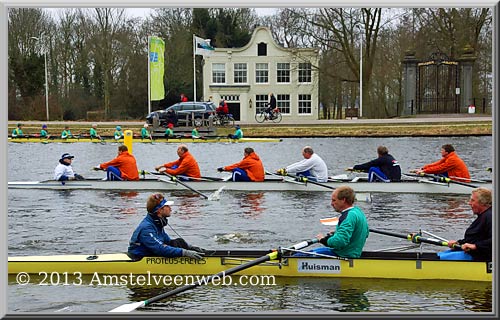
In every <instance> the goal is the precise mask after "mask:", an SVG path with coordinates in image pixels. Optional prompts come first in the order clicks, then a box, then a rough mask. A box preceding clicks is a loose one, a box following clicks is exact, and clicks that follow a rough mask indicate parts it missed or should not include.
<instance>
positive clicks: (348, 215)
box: [300, 186, 369, 258]
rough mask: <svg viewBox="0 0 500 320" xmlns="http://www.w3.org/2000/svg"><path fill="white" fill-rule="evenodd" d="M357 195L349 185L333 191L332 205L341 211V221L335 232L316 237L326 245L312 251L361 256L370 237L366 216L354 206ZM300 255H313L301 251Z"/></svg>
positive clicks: (348, 256) (346, 256) (343, 255)
mask: <svg viewBox="0 0 500 320" xmlns="http://www.w3.org/2000/svg"><path fill="white" fill-rule="evenodd" d="M355 199H356V195H355V193H354V190H353V189H352V188H350V187H348V186H340V187H338V188H337V189H335V190H334V191H333V193H332V202H331V203H332V207H333V208H334V209H335V211H337V212H340V213H341V215H340V217H339V222H338V224H337V227H336V230H335V232H334V233H330V234H328V235H327V236H323V234H321V233H320V234H318V235H317V236H316V238H317V239H318V240H319V242H320V243H321V244H323V245H324V246H325V247H320V248H316V249H313V250H312V251H311V252H315V253H319V254H326V255H333V256H338V257H344V258H359V257H360V256H361V252H362V251H363V247H364V245H365V243H366V239H367V238H368V234H369V228H368V222H367V221H366V216H365V214H364V213H363V211H361V209H360V208H358V207H357V206H354V205H353V204H354V200H355ZM300 255H313V254H310V253H307V254H306V253H301V254H300Z"/></svg>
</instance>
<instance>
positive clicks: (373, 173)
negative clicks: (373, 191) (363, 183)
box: [347, 146, 401, 182]
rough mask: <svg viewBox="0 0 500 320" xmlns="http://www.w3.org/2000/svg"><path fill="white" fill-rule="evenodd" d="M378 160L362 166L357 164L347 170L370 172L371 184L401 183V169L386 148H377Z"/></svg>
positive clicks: (369, 179)
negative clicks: (378, 182) (379, 182)
mask: <svg viewBox="0 0 500 320" xmlns="http://www.w3.org/2000/svg"><path fill="white" fill-rule="evenodd" d="M377 154H378V158H376V159H373V160H372V161H368V162H365V163H362V164H357V165H355V166H354V167H352V168H347V170H349V171H356V170H357V171H363V172H368V181H369V182H377V181H381V182H391V181H401V167H400V166H399V163H398V161H397V160H396V159H394V157H393V156H392V155H390V154H389V150H388V149H387V147H385V146H379V147H378V148H377Z"/></svg>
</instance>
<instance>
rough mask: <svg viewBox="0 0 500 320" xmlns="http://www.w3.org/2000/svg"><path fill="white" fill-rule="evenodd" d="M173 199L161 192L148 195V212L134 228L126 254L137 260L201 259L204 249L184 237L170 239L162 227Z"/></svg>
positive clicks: (165, 222) (166, 219)
mask: <svg viewBox="0 0 500 320" xmlns="http://www.w3.org/2000/svg"><path fill="white" fill-rule="evenodd" d="M172 204H174V202H173V201H167V199H165V198H164V196H163V195H162V194H161V193H157V194H153V195H150V196H149V197H148V200H147V203H146V207H147V210H148V213H147V214H146V216H145V217H144V219H143V220H142V221H141V223H140V224H139V226H138V227H137V228H136V229H135V231H134V233H133V234H132V237H131V238H130V243H129V247H128V255H129V256H130V257H131V258H133V259H135V260H139V259H141V258H143V257H146V256H150V257H188V258H192V259H196V260H200V259H203V257H202V255H203V252H204V250H203V249H201V248H198V247H195V246H191V245H189V244H188V243H187V242H186V241H185V240H184V239H182V238H177V239H171V238H170V237H169V235H168V234H167V233H166V232H165V230H164V227H166V226H167V224H168V217H170V214H171V212H172V208H171V207H170V206H171V205H172Z"/></svg>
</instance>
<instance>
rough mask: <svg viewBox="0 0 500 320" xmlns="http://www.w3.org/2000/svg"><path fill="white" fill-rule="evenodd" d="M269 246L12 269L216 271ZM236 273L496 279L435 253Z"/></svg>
mask: <svg viewBox="0 0 500 320" xmlns="http://www.w3.org/2000/svg"><path fill="white" fill-rule="evenodd" d="M268 253H269V251H255V250H253V251H252V250H220V251H213V252H211V253H210V254H207V255H206V256H205V257H204V259H203V260H195V259H192V258H187V257H179V258H166V257H145V258H142V259H141V260H139V261H133V260H131V259H130V258H129V257H128V256H127V255H126V254H125V253H114V254H98V255H55V256H26V257H9V258H8V270H9V274H12V275H14V274H16V275H17V274H20V273H29V274H40V273H41V272H42V273H43V274H51V273H54V274H55V273H59V274H63V273H64V274H67V275H76V274H82V275H96V274H97V275H99V274H113V275H119V274H134V275H139V274H148V273H149V274H151V275H155V274H168V275H211V274H215V273H217V272H220V271H223V270H227V269H229V268H232V267H234V266H236V265H241V264H243V263H246V262H248V261H250V260H253V259H255V258H257V257H261V256H264V255H266V254H268ZM237 275H266V276H276V277H307V278H310V277H321V278H385V279H412V280H436V279H440V280H466V281H488V282H491V281H492V265H491V262H489V263H488V262H472V261H443V260H439V258H438V257H437V255H436V254H435V253H420V252H414V253H412V252H363V255H362V256H361V258H357V259H345V260H343V259H335V258H324V257H293V256H292V257H287V256H283V257H282V258H281V260H279V261H278V260H277V261H270V262H266V263H262V264H260V265H257V266H254V267H251V268H248V269H246V270H243V271H240V272H239V273H237Z"/></svg>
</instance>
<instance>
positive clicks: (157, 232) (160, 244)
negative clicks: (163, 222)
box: [128, 213, 182, 259]
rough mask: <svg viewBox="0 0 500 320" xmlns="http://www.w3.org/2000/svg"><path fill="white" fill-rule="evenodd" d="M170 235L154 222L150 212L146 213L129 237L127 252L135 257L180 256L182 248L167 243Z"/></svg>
mask: <svg viewBox="0 0 500 320" xmlns="http://www.w3.org/2000/svg"><path fill="white" fill-rule="evenodd" d="M169 242H170V237H169V236H168V234H167V233H166V232H165V230H164V229H163V227H160V226H159V225H157V224H155V222H154V218H153V216H152V215H151V214H149V213H148V214H147V215H146V217H144V219H143V220H142V221H141V223H140V224H139V226H138V227H137V228H136V229H135V231H134V233H133V234H132V238H130V243H129V247H128V253H129V254H130V255H131V256H132V257H133V258H135V259H140V258H142V257H145V256H150V257H151V256H153V257H154V256H156V257H158V256H160V257H182V249H181V248H176V247H171V246H169V245H168V243H169Z"/></svg>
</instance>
